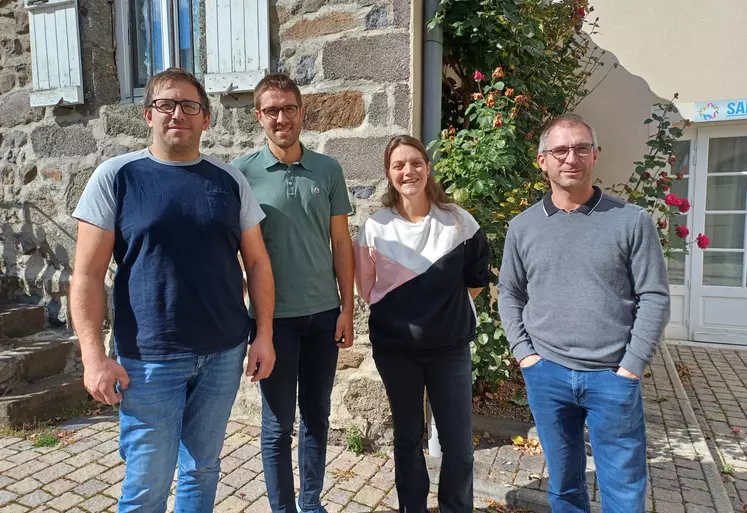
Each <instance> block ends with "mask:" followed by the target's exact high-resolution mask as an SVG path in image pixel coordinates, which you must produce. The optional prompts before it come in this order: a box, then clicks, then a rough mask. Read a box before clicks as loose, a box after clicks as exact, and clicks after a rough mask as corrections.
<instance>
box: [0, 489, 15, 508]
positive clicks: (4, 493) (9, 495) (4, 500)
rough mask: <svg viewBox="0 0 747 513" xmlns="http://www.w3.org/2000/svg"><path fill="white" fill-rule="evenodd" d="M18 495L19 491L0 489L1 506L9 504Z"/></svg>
mask: <svg viewBox="0 0 747 513" xmlns="http://www.w3.org/2000/svg"><path fill="white" fill-rule="evenodd" d="M16 497H18V494H17V493H13V492H11V491H8V490H0V506H4V505H6V504H8V503H9V502H10V501H12V500H15V499H16Z"/></svg>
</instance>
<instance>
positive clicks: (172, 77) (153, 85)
mask: <svg viewBox="0 0 747 513" xmlns="http://www.w3.org/2000/svg"><path fill="white" fill-rule="evenodd" d="M169 82H186V83H188V84H192V85H193V86H195V88H197V94H199V95H200V104H201V105H202V108H203V109H204V110H205V112H206V113H207V114H210V98H208V95H207V92H206V91H205V86H203V85H202V83H201V82H200V81H199V80H197V77H195V76H194V75H193V74H192V73H190V72H189V71H187V70H186V69H183V68H168V69H165V70H163V71H162V72H160V73H158V74H156V75H153V77H152V78H151V79H150V80H149V81H148V83H147V84H146V86H145V98H144V103H145V107H146V108H147V107H150V104H151V103H153V97H154V96H155V94H156V93H157V92H158V91H160V90H161V89H163V87H164V86H165V85H166V84H168V83H169Z"/></svg>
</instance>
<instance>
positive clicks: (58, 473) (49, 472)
mask: <svg viewBox="0 0 747 513" xmlns="http://www.w3.org/2000/svg"><path fill="white" fill-rule="evenodd" d="M73 472H75V467H72V466H70V465H68V464H67V463H65V462H60V463H56V464H55V465H52V466H51V467H47V468H45V469H44V470H40V471H39V472H37V473H36V474H35V477H36V479H38V480H39V481H41V482H42V483H51V482H52V481H55V480H56V479H59V478H60V477H62V476H68V475H69V474H72V473H73Z"/></svg>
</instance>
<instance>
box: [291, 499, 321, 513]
mask: <svg viewBox="0 0 747 513" xmlns="http://www.w3.org/2000/svg"><path fill="white" fill-rule="evenodd" d="M296 509H297V510H298V513H327V510H326V509H324V506H319V507H318V508H317V509H310V510H305V509H301V504H300V503H299V499H296Z"/></svg>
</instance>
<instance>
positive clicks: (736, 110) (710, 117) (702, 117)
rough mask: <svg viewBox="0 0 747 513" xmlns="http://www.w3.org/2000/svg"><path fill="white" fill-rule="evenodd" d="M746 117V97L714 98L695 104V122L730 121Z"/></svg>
mask: <svg viewBox="0 0 747 513" xmlns="http://www.w3.org/2000/svg"><path fill="white" fill-rule="evenodd" d="M735 119H747V98H742V99H739V100H714V101H709V102H697V103H696V104H695V119H694V121H696V122H702V121H731V120H735Z"/></svg>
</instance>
